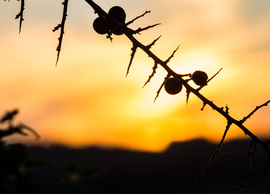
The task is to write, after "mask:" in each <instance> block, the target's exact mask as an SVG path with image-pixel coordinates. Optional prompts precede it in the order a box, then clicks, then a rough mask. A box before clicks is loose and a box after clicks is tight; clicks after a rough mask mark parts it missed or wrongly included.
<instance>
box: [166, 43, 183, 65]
mask: <svg viewBox="0 0 270 194" xmlns="http://www.w3.org/2000/svg"><path fill="white" fill-rule="evenodd" d="M179 47H180V45H179V46H178V47H177V48H176V49H175V50H174V51H173V53H172V54H171V56H170V57H169V58H168V59H167V60H166V61H165V63H166V64H167V63H169V61H170V60H171V59H172V58H173V57H174V54H175V53H176V51H177V50H178V49H179Z"/></svg>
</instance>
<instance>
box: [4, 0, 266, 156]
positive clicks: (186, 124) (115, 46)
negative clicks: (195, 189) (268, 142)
mask: <svg viewBox="0 0 270 194" xmlns="http://www.w3.org/2000/svg"><path fill="white" fill-rule="evenodd" d="M97 3H98V4H99V5H100V6H101V7H102V8H104V10H105V11H108V10H109V8H110V7H112V6H114V5H120V6H122V7H123V8H124V9H125V10H126V13H127V20H130V19H133V18H134V17H136V16H137V15H140V14H142V13H143V12H144V11H145V10H151V11H152V12H151V13H150V14H148V15H146V16H145V17H143V18H141V19H139V20H138V21H137V22H136V23H134V24H132V25H131V26H130V27H132V28H134V29H136V28H137V27H144V26H147V25H149V24H154V23H162V25H160V26H157V27H155V28H154V29H150V30H148V31H146V32H143V33H142V34H141V35H136V38H138V39H139V40H140V41H141V42H142V43H144V44H149V43H151V42H152V41H153V39H155V38H157V37H158V36H159V35H162V37H161V39H160V40H159V41H158V42H157V43H156V45H155V46H154V47H153V49H152V51H153V52H154V53H156V54H157V55H158V56H159V57H160V58H161V59H166V58H167V57H168V56H170V54H171V52H172V51H173V50H174V49H175V48H176V47H177V46H178V45H180V48H179V50H178V51H177V53H176V54H175V57H174V58H173V59H172V60H171V63H170V64H169V65H170V66H171V67H172V69H174V70H175V71H177V72H179V73H192V72H193V71H195V70H198V69H199V70H203V71H206V72H207V73H208V75H209V76H211V75H213V74H215V73H216V72H217V71H218V70H219V69H220V68H223V70H222V71H221V73H220V74H219V75H218V76H217V77H216V78H215V79H214V80H213V81H211V82H210V84H209V86H208V87H206V88H204V89H203V90H202V93H203V94H204V95H205V96H206V97H207V98H209V99H210V100H213V101H214V103H216V104H217V105H218V106H225V105H226V104H227V105H228V106H229V108H230V113H231V115H232V116H234V117H236V118H237V119H241V118H242V117H243V116H245V115H247V114H248V113H249V112H250V111H252V110H253V109H254V108H255V107H256V106H257V105H260V104H262V103H264V102H266V101H267V100H269V99H270V85H269V84H268V83H269V81H270V77H269V72H270V66H269V62H270V57H269V56H270V35H269V34H270V25H269V23H270V2H269V1H268V0H228V1H223V2H222V3H221V2H220V1H215V0H205V1H200V0H191V1H172V2H170V3H168V2H164V1H161V0H158V1H157V0H148V1H144V0H138V1H127V0H121V1H120V0H115V1H109V3H108V1H99V2H97ZM19 7H20V3H19V2H17V1H11V2H8V1H0V15H1V17H0V26H1V30H0V88H1V95H0V101H1V104H0V111H1V112H3V113H4V111H6V110H10V109H12V108H19V109H20V114H19V116H18V117H17V121H18V122H19V121H21V122H24V123H26V124H28V125H30V126H31V127H32V128H34V129H36V130H37V131H38V133H39V134H40V135H41V137H42V139H41V141H40V142H38V144H42V145H49V144H51V143H61V144H65V145H70V146H84V145H99V146H113V147H119V146H120V147H125V148H129V149H138V150H148V151H161V150H163V149H165V148H166V147H167V146H168V145H169V144H170V143H171V142H172V141H183V140H188V139H192V138H207V139H208V140H211V141H218V140H219V139H220V138H221V136H222V133H223V130H224V128H225V126H226V121H225V120H224V119H223V118H222V117H221V116H220V115H218V114H217V113H216V112H214V111H213V110H212V109H211V108H209V107H206V108H205V110H204V111H201V110H200V109H201V107H202V103H201V102H200V101H199V100H198V99H197V98H196V97H195V96H191V98H190V102H189V104H188V105H186V104H185V95H186V94H185V91H184V90H183V91H182V92H181V93H180V94H178V95H176V96H169V95H168V94H166V92H165V91H164V90H163V91H162V92H161V93H160V97H159V98H158V99H157V101H156V102H155V103H153V100H154V98H155V95H156V91H157V89H158V88H159V86H160V84H161V83H162V81H163V78H164V76H165V75H166V72H165V71H164V70H162V68H158V71H157V74H156V76H155V77H154V78H153V79H152V80H151V82H150V83H149V84H148V85H147V86H146V87H145V88H143V89H142V86H143V84H144V83H145V81H146V80H147V78H148V76H149V75H150V74H151V72H152V66H153V61H151V59H150V58H149V57H148V56H147V55H145V54H144V53H143V52H141V51H139V52H137V53H136V56H135V59H134V62H133V66H132V67H131V70H130V74H129V76H128V77H127V78H126V77H125V73H126V68H127V65H128V62H129V57H130V52H131V50H130V48H131V46H132V45H131V43H130V41H129V40H128V39H127V38H126V37H124V36H116V37H114V40H113V43H111V42H110V41H109V40H107V39H106V38H105V36H101V35H98V34H96V33H95V32H94V30H93V29H92V22H93V20H94V19H95V18H96V17H97V16H96V15H94V13H93V10H92V9H91V7H90V6H88V5H87V3H85V1H83V0H81V1H79V0H76V1H70V4H69V10H68V18H67V21H66V29H65V32H66V33H65V36H64V40H63V46H62V52H61V55H60V61H59V64H58V67H55V66H54V64H55V60H56V51H55V49H56V46H57V43H58V42H57V38H58V36H59V32H55V33H53V32H52V29H53V27H54V26H56V25H57V24H58V23H59V22H60V20H61V14H62V5H61V1H54V0H46V1H42V0H35V1H30V2H26V9H25V13H24V15H25V16H24V18H25V21H24V22H23V26H22V33H21V34H18V21H17V20H14V17H15V15H16V14H17V13H18V11H19ZM135 7H136V9H134V8H135ZM269 117H270V112H269V107H267V108H263V109H261V110H260V111H259V112H258V113H256V115H254V117H253V118H251V119H250V120H248V121H247V122H246V126H247V127H248V128H249V129H250V130H251V131H252V132H254V133H255V134H256V135H258V136H260V137H263V136H269V134H270V128H269V124H270V121H269V120H270V119H269ZM235 137H244V134H243V133H242V132H241V131H240V130H239V129H237V128H236V127H232V128H231V131H230V132H229V134H228V139H229V138H235ZM25 139H26V140H28V141H32V139H33V138H32V137H27V138H24V140H25ZM20 141H23V140H21V139H20Z"/></svg>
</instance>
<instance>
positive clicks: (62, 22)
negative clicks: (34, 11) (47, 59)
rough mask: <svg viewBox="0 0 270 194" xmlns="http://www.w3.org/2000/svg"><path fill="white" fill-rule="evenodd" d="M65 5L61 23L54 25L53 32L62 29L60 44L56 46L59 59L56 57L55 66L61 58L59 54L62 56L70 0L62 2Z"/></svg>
mask: <svg viewBox="0 0 270 194" xmlns="http://www.w3.org/2000/svg"><path fill="white" fill-rule="evenodd" d="M62 4H63V5H64V8H63V15H62V21H61V24H58V25H57V26H55V27H54V29H53V32H55V31H57V30H59V29H61V31H60V36H59V38H58V40H59V42H58V46H57V48H56V51H57V59H56V63H55V66H57V63H58V60H59V56H60V52H61V47H62V41H63V36H64V33H65V32H64V29H65V22H66V19H67V9H68V0H64V2H63V3H62Z"/></svg>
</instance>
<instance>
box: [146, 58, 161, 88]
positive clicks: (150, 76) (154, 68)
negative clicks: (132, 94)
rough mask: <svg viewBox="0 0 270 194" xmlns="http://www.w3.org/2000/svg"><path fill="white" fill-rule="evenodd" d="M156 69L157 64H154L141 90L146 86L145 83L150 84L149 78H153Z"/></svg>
mask: <svg viewBox="0 0 270 194" xmlns="http://www.w3.org/2000/svg"><path fill="white" fill-rule="evenodd" d="M157 68H158V64H157V63H156V62H155V64H154V66H153V71H152V73H151V75H149V77H148V79H147V81H146V82H145V84H144V85H143V88H144V87H145V86H146V84H147V83H149V82H150V80H151V78H152V77H154V75H155V73H156V69H157Z"/></svg>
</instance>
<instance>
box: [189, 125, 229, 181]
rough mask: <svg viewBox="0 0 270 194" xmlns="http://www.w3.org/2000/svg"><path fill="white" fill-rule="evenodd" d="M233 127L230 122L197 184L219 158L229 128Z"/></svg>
mask: <svg viewBox="0 0 270 194" xmlns="http://www.w3.org/2000/svg"><path fill="white" fill-rule="evenodd" d="M231 125H232V123H230V122H228V123H227V126H226V129H225V131H224V133H223V136H222V139H221V140H220V142H219V144H218V146H217V149H216V151H215V152H214V153H213V154H212V156H211V158H210V159H209V161H208V162H207V164H206V165H205V167H204V168H203V170H202V171H201V173H200V174H199V175H198V176H197V177H196V179H195V180H194V182H195V183H196V182H198V181H199V180H200V179H201V178H202V177H203V175H204V174H205V172H206V171H207V169H208V168H209V166H210V165H211V164H213V163H214V162H215V160H216V158H217V156H218V153H219V151H220V149H221V146H222V144H223V142H224V140H225V137H226V135H227V132H228V130H229V128H230V126H231Z"/></svg>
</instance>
